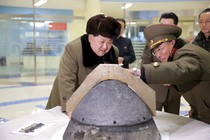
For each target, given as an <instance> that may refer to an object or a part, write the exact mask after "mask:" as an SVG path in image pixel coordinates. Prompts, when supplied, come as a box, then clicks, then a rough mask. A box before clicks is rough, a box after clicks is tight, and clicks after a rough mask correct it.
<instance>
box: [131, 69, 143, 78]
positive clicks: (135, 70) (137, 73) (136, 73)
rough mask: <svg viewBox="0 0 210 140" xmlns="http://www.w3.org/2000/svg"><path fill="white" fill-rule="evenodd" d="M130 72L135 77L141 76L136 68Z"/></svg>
mask: <svg viewBox="0 0 210 140" xmlns="http://www.w3.org/2000/svg"><path fill="white" fill-rule="evenodd" d="M132 72H133V74H134V75H136V76H141V70H140V69H137V68H132Z"/></svg>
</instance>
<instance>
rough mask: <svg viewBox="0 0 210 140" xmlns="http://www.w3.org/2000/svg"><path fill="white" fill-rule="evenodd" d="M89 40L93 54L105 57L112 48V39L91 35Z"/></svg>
mask: <svg viewBox="0 0 210 140" xmlns="http://www.w3.org/2000/svg"><path fill="white" fill-rule="evenodd" d="M88 40H89V42H90V46H91V48H92V50H93V52H94V53H95V54H96V55H98V56H103V55H105V54H106V53H107V52H108V51H109V50H110V49H111V47H112V39H110V38H108V37H103V36H101V35H98V36H94V35H92V34H89V36H88Z"/></svg>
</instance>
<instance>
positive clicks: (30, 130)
mask: <svg viewBox="0 0 210 140" xmlns="http://www.w3.org/2000/svg"><path fill="white" fill-rule="evenodd" d="M52 125H54V123H42V122H37V121H31V122H29V123H27V124H25V125H23V126H21V127H20V128H18V129H16V130H14V131H12V132H11V133H12V134H16V135H27V136H36V135H38V134H39V133H41V132H43V131H45V130H46V129H47V128H49V127H51V126H52Z"/></svg>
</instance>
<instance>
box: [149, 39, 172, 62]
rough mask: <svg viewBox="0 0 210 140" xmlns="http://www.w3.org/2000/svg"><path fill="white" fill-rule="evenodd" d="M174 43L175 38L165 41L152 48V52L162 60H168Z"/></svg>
mask: <svg viewBox="0 0 210 140" xmlns="http://www.w3.org/2000/svg"><path fill="white" fill-rule="evenodd" d="M174 44H175V40H172V41H171V42H164V43H162V44H161V45H160V46H158V47H157V48H155V49H154V50H152V54H153V55H154V56H155V57H157V58H158V59H159V60H160V61H161V62H167V60H168V58H169V55H170V54H171V50H172V48H173V46H174Z"/></svg>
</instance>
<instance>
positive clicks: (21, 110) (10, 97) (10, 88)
mask: <svg viewBox="0 0 210 140" xmlns="http://www.w3.org/2000/svg"><path fill="white" fill-rule="evenodd" d="M54 78H55V77H53V76H49V77H39V78H38V79H36V80H37V81H38V82H37V83H39V84H33V83H34V82H33V80H34V79H33V78H26V79H21V80H20V79H18V81H19V84H17V79H14V82H11V79H10V80H9V81H10V82H6V83H7V84H5V81H6V80H8V79H4V80H2V79H1V82H0V123H4V122H6V121H9V120H12V119H15V118H18V117H21V116H25V115H29V114H36V113H39V112H41V111H43V110H44V109H45V106H46V103H47V100H48V97H49V94H50V90H51V88H52V84H53V81H54ZM3 81H4V82H3ZM21 81H24V82H21ZM3 83H4V84H3ZM189 109H190V108H189V105H188V103H187V102H186V101H185V100H184V99H183V98H182V99H181V105H180V115H182V116H187V115H188V111H189Z"/></svg>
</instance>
